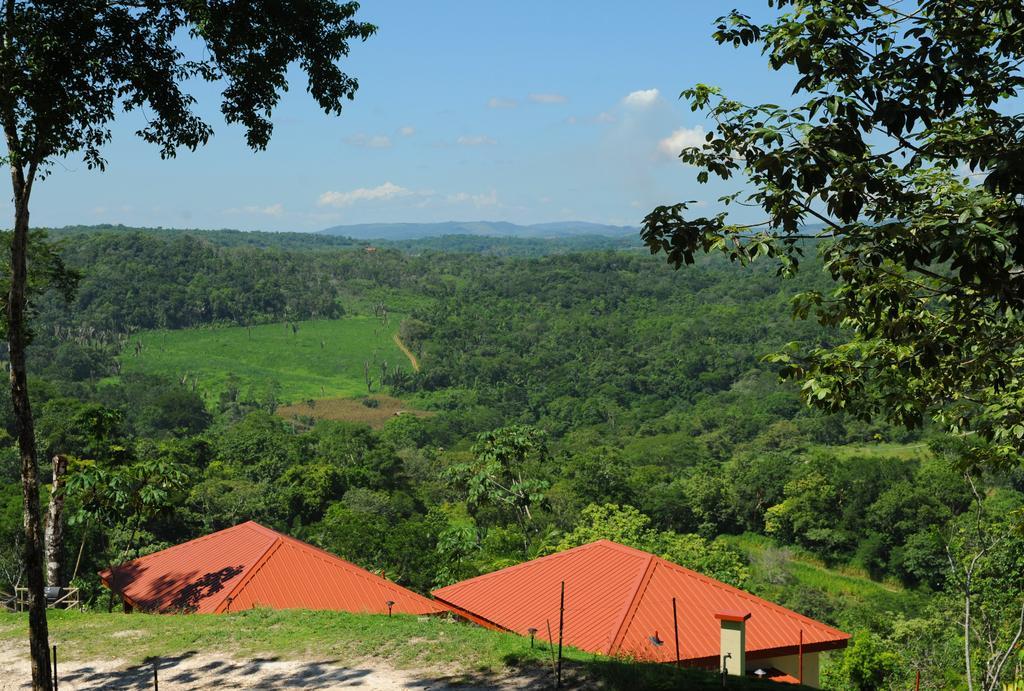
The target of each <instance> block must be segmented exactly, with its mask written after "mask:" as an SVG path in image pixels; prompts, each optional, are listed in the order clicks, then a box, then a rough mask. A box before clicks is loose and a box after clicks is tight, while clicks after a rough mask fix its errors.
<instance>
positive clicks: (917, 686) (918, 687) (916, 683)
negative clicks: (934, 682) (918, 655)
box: [914, 670, 921, 691]
mask: <svg viewBox="0 0 1024 691" xmlns="http://www.w3.org/2000/svg"><path fill="white" fill-rule="evenodd" d="M914 691H921V670H916V671H915V673H914Z"/></svg>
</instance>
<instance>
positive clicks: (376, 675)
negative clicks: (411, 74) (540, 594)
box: [0, 649, 546, 691]
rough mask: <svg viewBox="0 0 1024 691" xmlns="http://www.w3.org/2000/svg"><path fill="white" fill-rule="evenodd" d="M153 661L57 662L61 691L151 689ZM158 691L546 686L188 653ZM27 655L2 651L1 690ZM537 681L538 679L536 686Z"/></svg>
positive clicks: (22, 679) (19, 677) (21, 675)
mask: <svg viewBox="0 0 1024 691" xmlns="http://www.w3.org/2000/svg"><path fill="white" fill-rule="evenodd" d="M153 668H154V663H152V662H146V663H143V664H141V665H139V664H135V665H129V664H127V663H126V662H125V661H124V660H102V661H93V662H61V663H60V664H59V667H58V673H59V688H60V689H61V691H72V690H74V691H79V690H83V689H95V690H99V689H124V690H127V689H139V690H140V691H141V690H143V689H152V688H153ZM157 674H158V676H159V683H160V689H161V691H181V690H183V689H197V690H198V689H218V691H219V690H227V689H352V688H360V689H385V690H389V691H390V690H393V689H422V690H424V691H427V690H429V691H455V690H456V689H457V690H458V691H485V690H486V691H506V690H513V689H515V690H520V689H530V688H544V686H546V684H544V682H540V680H539V679H537V678H536V677H534V676H533V675H527V676H525V677H508V676H505V677H499V676H493V675H472V676H461V675H445V674H444V673H439V672H437V671H430V670H396V669H392V668H390V667H387V666H386V665H383V664H381V663H380V662H379V661H373V660H371V661H367V663H366V664H357V665H344V664H342V663H341V662H340V661H338V660H322V661H312V660H281V659H278V658H276V657H270V656H268V657H263V658H253V659H251V660H234V659H232V658H230V657H227V656H223V655H216V654H210V653H202V654H198V653H194V652H192V653H186V654H184V655H180V656H178V657H165V658H161V659H160V660H159V662H158V663H157ZM30 679H31V670H30V667H29V662H28V658H27V657H22V656H20V655H17V654H16V653H15V652H14V651H12V650H9V649H8V650H4V649H0V690H2V691H14V690H15V689H18V690H19V691H20V690H21V689H29V688H31V683H30ZM538 682H540V683H539V684H538Z"/></svg>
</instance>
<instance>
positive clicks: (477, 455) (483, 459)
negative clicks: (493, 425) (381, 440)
mask: <svg viewBox="0 0 1024 691" xmlns="http://www.w3.org/2000/svg"><path fill="white" fill-rule="evenodd" d="M472 453H473V458H472V460H471V461H470V462H468V463H457V464H454V465H453V466H452V467H451V468H450V471H449V475H450V477H451V479H453V480H454V481H455V482H457V483H458V484H460V485H463V486H464V487H465V490H466V503H467V505H468V506H469V508H470V509H471V510H473V511H475V510H477V509H479V508H480V507H481V506H488V505H489V506H492V507H495V508H497V509H499V510H510V511H511V513H512V515H513V517H514V518H515V521H516V523H517V524H518V526H519V531H520V537H521V538H522V541H523V555H524V556H526V555H528V554H529V551H530V539H531V537H532V533H533V531H534V526H533V512H532V511H531V507H534V506H536V505H537V504H538V503H540V502H541V501H543V499H544V492H545V490H547V488H548V482H547V481H546V480H542V479H540V478H538V477H537V475H539V474H540V473H541V472H542V470H543V466H544V464H545V463H546V462H547V460H548V448H547V441H546V439H545V436H544V433H543V432H541V431H540V430H538V429H535V428H533V427H528V426H526V425H510V426H508V427H502V428H500V429H496V430H493V431H490V432H484V433H482V434H480V435H479V436H477V440H476V444H474V445H473V449H472Z"/></svg>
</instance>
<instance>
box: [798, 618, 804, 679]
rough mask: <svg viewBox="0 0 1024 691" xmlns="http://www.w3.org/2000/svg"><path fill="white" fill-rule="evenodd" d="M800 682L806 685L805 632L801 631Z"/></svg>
mask: <svg viewBox="0 0 1024 691" xmlns="http://www.w3.org/2000/svg"><path fill="white" fill-rule="evenodd" d="M798 681H799V682H800V683H801V684H802V683H804V630H803V629H800V678H799V679H798Z"/></svg>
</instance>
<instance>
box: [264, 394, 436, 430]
mask: <svg viewBox="0 0 1024 691" xmlns="http://www.w3.org/2000/svg"><path fill="white" fill-rule="evenodd" d="M364 400H365V401H375V402H376V405H373V404H371V405H369V406H368V405H365V404H364V403H363V401H364ZM277 414H278V415H280V416H281V417H283V418H285V419H288V420H291V419H292V418H295V417H311V418H313V419H315V420H343V421H345V422H360V423H363V424H367V425H369V426H370V427H373V428H375V429H379V428H381V427H383V426H384V423H385V422H387V421H388V420H390V419H392V418H394V417H395V416H397V415H415V416H417V417H428V416H430V415H433V413H428V412H426V411H423V410H414V409H413V408H410V407H409V405H408V403H406V402H405V401H402V400H401V399H398V398H395V397H393V396H384V395H381V394H373V395H372V396H367V397H365V398H324V399H320V400H314V401H302V402H299V403H293V404H292V405H287V406H281V407H279V408H278V409H277Z"/></svg>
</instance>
